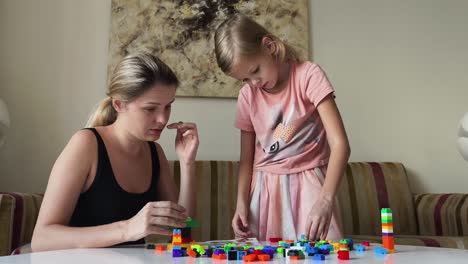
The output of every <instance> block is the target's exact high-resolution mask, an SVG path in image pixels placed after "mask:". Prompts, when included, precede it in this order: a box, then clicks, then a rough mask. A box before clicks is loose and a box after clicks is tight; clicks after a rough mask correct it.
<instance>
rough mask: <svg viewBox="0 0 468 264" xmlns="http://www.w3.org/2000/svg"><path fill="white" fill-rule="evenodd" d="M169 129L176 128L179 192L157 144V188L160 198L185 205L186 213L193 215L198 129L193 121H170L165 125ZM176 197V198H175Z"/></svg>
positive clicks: (162, 152)
mask: <svg viewBox="0 0 468 264" xmlns="http://www.w3.org/2000/svg"><path fill="white" fill-rule="evenodd" d="M167 128H169V129H176V130H177V132H176V134H177V135H176V138H175V149H176V153H177V156H178V157H179V162H180V173H181V174H180V192H178V191H177V188H176V186H175V183H174V179H173V178H172V177H171V172H170V171H169V162H168V161H167V158H166V155H164V151H163V150H162V148H161V147H160V146H159V145H158V154H159V157H160V163H161V177H160V186H159V190H160V193H161V196H162V197H161V198H162V199H167V200H170V201H177V202H178V203H179V204H180V205H182V206H183V207H185V209H186V211H185V212H186V214H187V215H188V216H191V217H195V209H196V199H195V191H196V189H197V188H196V183H197V182H196V179H195V177H196V175H195V159H196V156H197V151H198V144H199V139H198V131H197V125H196V124H194V123H183V122H178V123H172V124H169V125H168V126H167ZM176 199H177V200H176Z"/></svg>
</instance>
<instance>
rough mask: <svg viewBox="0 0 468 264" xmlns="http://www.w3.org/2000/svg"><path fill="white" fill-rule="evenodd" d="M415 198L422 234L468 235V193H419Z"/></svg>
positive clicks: (420, 232)
mask: <svg viewBox="0 0 468 264" xmlns="http://www.w3.org/2000/svg"><path fill="white" fill-rule="evenodd" d="M414 200H415V206H416V214H417V219H418V226H419V234H420V235H428V236H468V224H467V223H468V194H458V193H447V194H418V195H415V197H414Z"/></svg>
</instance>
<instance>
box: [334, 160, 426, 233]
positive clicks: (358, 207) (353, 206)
mask: <svg viewBox="0 0 468 264" xmlns="http://www.w3.org/2000/svg"><path fill="white" fill-rule="evenodd" d="M338 205H339V209H340V210H339V211H340V213H341V219H342V226H343V229H344V230H343V231H344V234H346V235H351V234H352V235H380V234H381V231H382V227H381V219H380V209H381V208H385V207H390V208H391V209H392V211H393V230H394V233H395V234H399V235H417V234H418V233H417V225H416V217H415V210H414V205H413V195H412V194H411V191H410V188H409V183H408V177H407V175H406V171H405V168H404V167H403V165H402V164H401V163H392V162H384V163H376V162H350V163H348V166H347V168H346V172H345V176H344V177H343V179H342V182H341V184H340V186H339V189H338Z"/></svg>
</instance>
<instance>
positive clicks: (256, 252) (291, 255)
mask: <svg viewBox="0 0 468 264" xmlns="http://www.w3.org/2000/svg"><path fill="white" fill-rule="evenodd" d="M381 216H382V241H383V246H382V247H377V248H375V249H374V252H375V254H378V255H386V254H388V253H394V252H395V250H394V241H393V219H392V210H391V209H390V208H382V210H381ZM186 223H187V225H186V228H183V229H174V230H173V236H172V242H171V243H170V244H168V246H167V248H166V247H165V246H162V245H158V246H155V247H154V249H155V251H156V252H157V253H158V252H159V253H160V252H163V251H165V250H168V251H170V252H172V257H174V258H179V257H185V256H190V257H192V258H198V257H209V258H213V259H215V260H237V261H244V262H253V261H270V260H272V259H277V258H288V259H289V260H301V259H305V258H306V257H308V258H312V259H313V260H325V256H326V255H329V254H332V253H336V255H337V258H338V259H339V260H349V251H351V250H356V251H357V252H358V253H361V252H364V251H367V250H368V249H369V247H370V244H369V242H362V243H361V244H358V245H356V246H355V245H354V243H353V240H352V239H341V240H340V241H339V242H334V241H331V240H319V241H311V240H307V239H306V238H305V235H302V236H301V239H299V240H297V241H294V240H282V239H281V238H270V242H271V244H274V245H275V246H256V247H251V246H238V245H236V244H232V243H231V244H225V245H224V246H222V247H221V246H217V247H212V246H206V247H204V246H202V245H199V244H197V243H196V242H195V241H193V240H192V239H191V228H193V227H196V226H197V225H198V224H197V223H196V222H195V221H193V220H192V219H190V218H188V219H187V221H186ZM276 245H277V246H276Z"/></svg>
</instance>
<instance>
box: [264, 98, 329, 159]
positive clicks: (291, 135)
mask: <svg viewBox="0 0 468 264" xmlns="http://www.w3.org/2000/svg"><path fill="white" fill-rule="evenodd" d="M313 119H314V118H313V116H312V115H311V114H307V115H305V116H300V115H299V113H298V112H297V111H296V105H295V104H292V105H291V106H290V108H289V109H288V110H287V114H286V115H285V114H284V113H283V112H282V109H281V107H280V106H279V105H277V106H274V107H272V109H271V112H270V120H267V122H268V124H267V130H266V131H265V133H264V134H263V138H259V139H258V141H257V144H260V146H261V148H262V149H263V152H264V153H265V157H264V160H268V161H279V160H282V159H285V158H290V157H294V156H296V155H298V154H301V153H303V152H304V151H305V149H306V148H307V146H308V145H309V144H311V143H318V142H320V140H321V133H320V127H319V126H318V125H317V124H316V123H315V122H314V121H315V120H313Z"/></svg>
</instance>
